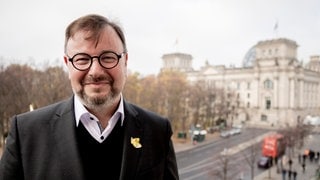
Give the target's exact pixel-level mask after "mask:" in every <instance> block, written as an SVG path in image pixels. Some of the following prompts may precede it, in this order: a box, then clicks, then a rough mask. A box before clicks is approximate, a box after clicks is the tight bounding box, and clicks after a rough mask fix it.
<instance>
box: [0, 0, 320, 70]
mask: <svg viewBox="0 0 320 180" xmlns="http://www.w3.org/2000/svg"><path fill="white" fill-rule="evenodd" d="M89 13H98V14H101V15H105V16H107V17H109V18H110V19H112V20H115V21H118V22H119V23H120V24H121V26H122V27H123V28H124V31H125V34H126V37H127V43H128V51H129V69H131V70H132V71H138V72H140V73H141V74H145V75H146V74H156V73H158V72H159V70H160V68H161V66H162V59H161V57H162V55H163V54H166V53H172V52H176V51H178V52H182V53H188V54H191V55H192V56H193V66H194V68H195V69H199V67H200V66H203V65H204V64H205V61H208V62H209V63H210V64H212V65H226V66H229V65H230V64H234V65H236V66H239V65H240V64H241V63H242V60H243V58H244V56H245V54H246V52H247V51H248V50H249V49H250V48H251V47H252V46H253V45H255V44H256V43H257V42H258V41H261V40H269V39H273V38H280V37H281V38H289V39H292V40H294V41H296V42H297V44H298V45H299V48H298V59H299V60H304V61H306V60H308V59H309V56H310V55H320V1H319V0H94V1H89V0H54V1H50V2H47V1H45V0H25V1H24V0H7V1H1V2H0V22H1V25H0V27H1V28H0V56H2V57H8V58H11V57H14V58H18V59H29V58H30V57H33V58H34V59H36V61H37V63H38V62H39V63H41V62H48V61H54V60H56V59H58V58H59V59H60V61H61V64H62V63H63V58H62V57H63V43H64V31H65V28H66V26H67V25H68V24H69V23H70V22H71V21H73V20H74V19H75V18H78V17H79V16H83V15H86V14H89ZM276 23H277V24H278V28H277V29H276V30H275V29H274V27H275V25H276Z"/></svg>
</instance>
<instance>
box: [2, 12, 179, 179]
mask: <svg viewBox="0 0 320 180" xmlns="http://www.w3.org/2000/svg"><path fill="white" fill-rule="evenodd" d="M127 61H128V53H127V47H126V41H125V37H124V34H123V31H122V30H121V28H120V27H119V26H118V25H117V24H115V23H113V22H110V21H109V20H108V19H107V18H105V17H102V16H99V15H87V16H84V17H80V18H79V19H77V20H75V21H74V22H72V23H71V24H70V25H69V26H68V27H67V29H66V37H65V56H64V62H65V64H66V66H67V68H68V72H69V79H70V81H71V86H72V89H73V92H74V96H73V97H71V98H70V99H69V100H65V101H62V102H59V103H56V104H53V105H50V106H48V107H44V108H41V109H38V110H35V111H32V112H28V113H24V114H21V115H17V116H14V117H13V118H12V124H11V130H10V133H9V136H8V138H7V143H6V147H5V150H4V153H3V156H2V159H1V161H0V179H1V180H19V179H24V180H50V179H52V180H63V179H65V180H82V179H83V180H85V179H90V180H92V179H98V178H99V179H121V180H126V179H130V180H132V179H139V180H140V179H148V180H154V179H166V180H170V179H178V171H177V164H176V157H175V153H174V148H173V145H172V141H171V135H172V130H171V125H170V123H169V121H168V120H167V119H165V118H162V117H160V116H158V115H156V114H154V113H152V112H149V111H147V110H144V109H142V108H139V107H138V106H136V105H133V104H130V103H128V102H127V101H125V100H124V98H123V96H122V90H123V88H124V85H125V81H126V76H127Z"/></svg>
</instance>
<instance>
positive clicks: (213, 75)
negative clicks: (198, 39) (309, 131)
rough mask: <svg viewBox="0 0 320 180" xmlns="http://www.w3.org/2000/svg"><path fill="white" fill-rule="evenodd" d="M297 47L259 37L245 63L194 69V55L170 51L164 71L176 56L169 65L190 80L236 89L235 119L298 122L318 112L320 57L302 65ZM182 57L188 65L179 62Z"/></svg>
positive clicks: (280, 124) (261, 122)
mask: <svg viewBox="0 0 320 180" xmlns="http://www.w3.org/2000/svg"><path fill="white" fill-rule="evenodd" d="M297 48H298V45H297V43H296V42H295V41H292V40H289V39H285V38H279V39H272V40H265V41H260V42H258V43H257V44H256V45H254V46H253V47H252V48H250V50H249V51H248V53H247V54H246V55H245V59H244V60H243V66H242V67H230V68H226V67H225V66H224V65H218V66H213V65H210V64H208V63H206V65H205V66H203V67H202V68H201V69H200V70H193V68H192V65H191V60H190V58H191V59H192V56H191V55H188V54H182V53H172V54H166V55H164V56H163V61H164V67H163V69H166V67H169V66H168V65H166V64H169V63H170V61H171V60H173V59H174V61H175V63H174V64H175V65H177V66H176V67H170V68H171V69H177V70H179V69H180V70H182V71H183V72H186V73H187V77H188V80H189V81H190V82H191V83H192V82H194V81H199V80H202V81H205V82H206V84H207V85H208V86H209V87H210V86H214V87H220V88H223V89H224V90H225V91H226V92H233V93H235V94H236V97H237V99H238V100H237V101H238V103H237V108H236V111H237V112H236V113H235V115H234V117H229V118H233V122H235V123H247V124H251V125H262V126H277V127H284V126H294V125H296V124H297V123H298V122H301V121H303V119H304V118H305V117H306V116H307V115H312V116H316V115H320V95H319V92H320V56H311V57H310V60H309V62H308V63H307V64H305V65H303V63H302V62H299V61H298V59H297ZM177 55H178V56H177ZM168 57H170V58H168ZM184 57H187V58H186V59H183V58H184ZM179 60H181V62H183V64H184V66H178V65H179V64H181V63H179V62H177V61H179ZM186 62H187V63H186ZM171 64H172V63H171Z"/></svg>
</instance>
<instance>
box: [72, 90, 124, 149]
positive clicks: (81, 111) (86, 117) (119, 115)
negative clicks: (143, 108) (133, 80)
mask: <svg viewBox="0 0 320 180" xmlns="http://www.w3.org/2000/svg"><path fill="white" fill-rule="evenodd" d="M74 109H75V117H76V126H77V127H78V125H79V122H80V121H81V122H82V124H83V126H84V127H85V128H86V129H87V131H88V132H89V133H90V135H91V136H92V137H93V138H94V139H95V140H97V141H98V142H99V143H102V142H103V141H104V140H105V139H106V138H107V137H108V136H109V134H110V133H111V131H112V130H113V128H114V127H115V125H116V124H117V122H118V120H119V119H120V120H121V126H122V125H123V120H124V110H123V97H122V95H121V98H120V104H119V107H118V108H117V110H116V112H115V113H114V114H113V115H112V117H111V118H110V120H109V122H108V125H107V127H106V128H105V129H103V128H102V127H101V124H100V122H99V119H98V118H97V117H96V116H95V115H93V114H91V113H90V112H89V111H88V110H87V109H86V108H85V107H84V105H83V104H82V103H81V101H80V100H79V97H78V96H77V95H75V96H74Z"/></svg>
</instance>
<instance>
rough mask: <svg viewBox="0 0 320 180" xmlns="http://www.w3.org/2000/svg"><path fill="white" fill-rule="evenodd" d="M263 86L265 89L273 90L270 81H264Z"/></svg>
mask: <svg viewBox="0 0 320 180" xmlns="http://www.w3.org/2000/svg"><path fill="white" fill-rule="evenodd" d="M263 86H264V88H265V89H273V82H272V81H271V80H270V79H267V80H265V81H264V83H263Z"/></svg>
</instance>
